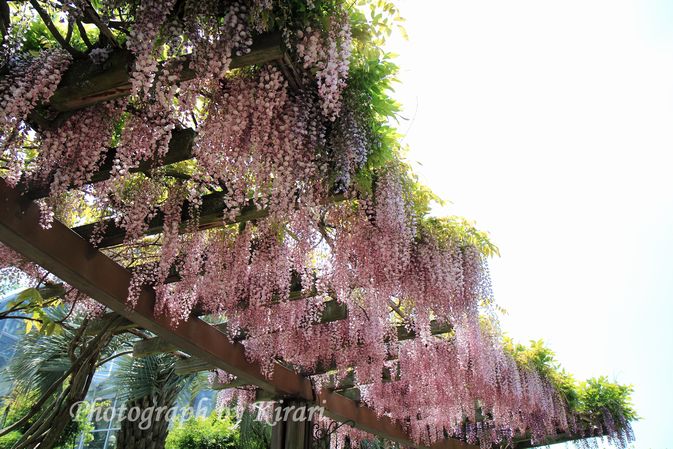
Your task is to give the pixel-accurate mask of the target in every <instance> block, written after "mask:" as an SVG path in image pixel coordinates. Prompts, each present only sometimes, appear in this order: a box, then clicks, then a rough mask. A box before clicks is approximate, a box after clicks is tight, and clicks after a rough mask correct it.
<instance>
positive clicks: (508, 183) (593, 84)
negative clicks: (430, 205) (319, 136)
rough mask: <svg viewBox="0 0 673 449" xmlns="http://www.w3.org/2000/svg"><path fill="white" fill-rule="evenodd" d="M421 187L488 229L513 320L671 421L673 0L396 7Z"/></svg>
mask: <svg viewBox="0 0 673 449" xmlns="http://www.w3.org/2000/svg"><path fill="white" fill-rule="evenodd" d="M398 4H399V6H400V8H401V12H402V15H403V16H404V17H405V18H406V19H407V24H406V29H407V31H408V34H409V41H407V42H405V41H403V40H402V39H401V38H399V37H395V38H393V39H392V42H391V43H390V49H391V51H394V52H396V53H398V54H400V57H399V58H398V63H399V65H400V66H401V68H402V70H401V76H400V78H401V84H400V85H399V86H398V89H397V92H396V94H395V95H396V96H397V98H398V99H399V100H400V101H401V102H402V103H403V104H404V107H405V110H404V116H405V117H407V118H408V120H407V121H403V122H402V123H401V124H400V130H401V131H402V132H403V133H405V134H406V142H407V143H408V144H409V146H410V147H411V152H410V154H409V159H410V160H411V161H414V162H415V163H417V164H418V165H417V166H416V171H417V172H418V173H420V174H421V177H422V180H423V181H424V182H425V183H426V184H428V185H429V186H430V187H432V188H433V190H434V191H435V192H436V193H438V194H439V195H440V196H441V197H443V198H445V199H448V200H451V201H452V204H451V205H449V206H448V207H446V210H445V211H439V212H440V213H449V214H459V215H463V216H466V217H468V218H470V219H474V220H476V221H477V224H478V225H479V227H481V228H482V229H485V230H488V231H490V233H491V235H492V238H493V240H494V241H495V243H496V244H498V245H499V247H500V249H501V252H502V257H501V258H500V259H498V260H494V261H493V262H492V265H491V269H492V273H493V281H494V289H495V293H496V299H497V301H498V303H499V304H500V305H501V306H503V307H504V308H506V309H507V310H508V311H509V315H508V316H506V317H504V318H503V324H504V327H505V329H506V330H507V331H508V332H509V333H510V335H512V336H514V337H515V338H516V339H518V340H523V341H527V340H529V339H538V338H542V339H544V340H545V341H546V342H547V343H548V344H549V345H550V346H551V347H552V348H553V349H555V350H556V352H557V355H558V358H559V359H560V360H561V362H562V363H563V364H564V366H565V367H566V368H567V369H569V370H570V371H572V372H573V373H575V374H576V375H577V377H579V378H586V377H589V376H597V375H601V374H606V375H608V376H610V377H611V378H613V379H616V380H618V381H620V382H623V383H632V384H634V386H635V387H636V393H635V404H636V407H637V409H638V411H639V413H640V414H641V415H642V416H643V418H644V419H643V420H642V421H641V422H639V423H638V424H637V425H636V426H635V429H636V437H637V438H638V441H637V442H636V445H635V446H636V448H637V449H667V448H668V449H670V448H673V439H672V438H671V437H670V433H671V430H673V426H672V425H671V421H672V420H673V418H672V417H671V413H672V412H671V409H670V407H671V404H673V388H672V386H671V379H672V378H673V330H672V329H671V325H672V324H673V305H672V304H673V234H672V233H671V229H673V176H671V172H672V170H673V156H671V155H672V154H673V153H672V151H671V150H672V148H673V0H668V1H667V0H563V1H561V0H556V1H551V0H399V1H398Z"/></svg>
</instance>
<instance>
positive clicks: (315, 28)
mask: <svg viewBox="0 0 673 449" xmlns="http://www.w3.org/2000/svg"><path fill="white" fill-rule="evenodd" d="M102 3H103V5H102V6H101V11H100V12H101V14H100V17H99V19H100V20H101V21H103V22H105V24H106V26H109V27H112V29H115V28H114V27H115V26H118V23H119V22H125V21H122V20H113V16H114V15H115V14H117V13H116V12H115V11H122V10H123V11H124V14H125V16H128V17H124V18H125V19H129V18H133V20H129V23H128V29H125V28H123V27H122V29H118V28H117V29H115V30H116V31H115V32H116V33H117V34H116V35H115V34H114V33H113V32H111V31H110V29H107V31H106V35H107V40H105V41H104V40H102V39H101V40H99V42H98V44H96V45H92V44H91V43H90V42H89V43H88V45H86V48H82V50H81V53H82V54H86V56H87V57H88V58H89V59H90V61H91V64H93V65H94V66H101V65H102V64H104V63H105V61H106V60H107V58H108V57H109V55H111V54H113V53H114V52H119V51H122V50H121V48H122V47H123V48H124V50H123V51H129V52H130V53H131V54H132V56H133V58H132V63H131V64H130V67H129V83H130V85H131V88H130V89H131V95H129V96H127V97H124V98H119V99H115V100H112V101H106V102H103V103H100V104H97V105H94V106H91V107H88V108H83V109H79V110H76V111H73V112H70V113H69V114H67V115H66V116H65V117H63V116H61V119H62V120H61V121H60V122H59V123H58V124H57V125H58V126H55V127H53V128H49V127H43V126H38V123H36V122H35V120H33V119H32V118H31V113H32V112H33V111H35V110H36V108H38V107H42V106H45V105H47V104H48V102H49V99H50V98H51V97H52V95H53V94H54V92H55V91H56V89H57V87H58V86H59V83H60V82H61V79H62V77H63V76H64V74H65V73H66V71H67V70H68V67H69V66H70V64H71V63H72V61H73V53H74V52H73V51H72V49H69V51H66V50H61V49H54V48H50V49H43V50H42V51H41V52H39V53H37V54H36V55H33V56H30V55H28V54H25V53H21V52H20V45H14V44H12V45H9V44H7V45H5V46H4V47H3V55H4V54H5V53H8V55H9V56H8V58H7V64H6V65H5V73H6V74H5V75H3V76H2V77H0V149H1V154H2V165H0V174H1V175H2V178H3V179H4V182H6V183H8V184H9V185H11V186H13V187H17V186H18V187H21V188H24V189H31V190H32V192H34V191H35V190H36V189H43V190H45V191H46V192H47V194H46V195H44V196H43V197H42V199H41V200H40V202H41V207H42V210H43V217H42V224H43V226H45V227H48V226H50V225H51V223H52V222H53V220H54V219H60V220H61V221H68V222H71V223H73V222H76V221H78V220H80V219H82V218H83V217H84V216H89V217H95V219H100V222H99V223H100V226H97V227H96V229H95V231H94V232H93V233H92V234H91V235H90V237H91V242H92V243H93V244H94V245H98V244H100V243H101V241H102V238H103V236H104V235H105V233H106V231H107V229H106V226H111V224H110V223H113V225H114V226H116V227H118V228H120V229H123V231H124V238H123V243H122V244H121V245H119V246H117V247H116V248H114V249H113V250H110V249H107V250H106V251H107V253H108V254H109V255H110V256H111V257H113V258H114V259H115V260H117V261H118V262H119V263H120V264H123V265H125V266H127V267H129V268H130V269H132V270H133V273H134V275H133V281H132V283H131V286H130V289H129V303H130V304H131V305H133V304H134V302H135V301H136V300H137V296H138V293H139V291H140V289H141V288H143V287H144V286H146V285H150V286H152V287H154V289H155V291H156V295H157V301H156V306H155V313H156V314H157V315H163V316H168V317H169V318H170V319H171V321H172V322H173V323H174V324H178V323H180V322H181V321H184V320H185V319H187V318H188V317H189V316H190V315H193V314H201V315H211V316H213V317H219V318H220V319H222V320H226V322H227V333H228V335H229V337H230V338H231V339H232V340H234V341H241V342H242V344H243V345H244V346H245V348H246V354H247V356H248V357H249V359H250V360H251V361H254V362H257V363H259V364H260V366H262V368H263V370H264V372H265V373H266V374H267V375H271V374H272V372H273V369H272V368H273V365H274V363H276V362H277V361H282V362H283V363H285V364H288V365H291V366H293V367H295V368H296V369H297V370H299V371H300V372H302V373H303V374H305V375H307V376H311V377H312V379H313V381H314V382H315V384H316V385H318V386H328V385H330V384H331V385H333V386H334V385H338V384H339V382H341V381H343V380H344V379H346V378H348V377H349V376H351V377H352V378H353V379H354V380H355V382H356V383H357V384H359V385H360V386H361V391H362V400H363V402H364V403H366V404H367V405H369V406H370V407H371V408H373V409H374V410H375V411H376V412H377V413H379V414H380V415H385V416H388V417H391V418H393V419H395V420H398V421H399V422H400V423H403V425H404V426H405V427H406V428H407V430H408V431H409V434H410V435H411V436H412V437H413V439H414V440H415V441H417V442H419V443H423V444H428V445H429V444H432V443H434V442H437V441H439V440H442V439H444V438H445V437H446V435H450V436H452V437H456V438H460V439H463V440H465V441H467V442H469V443H474V444H481V446H482V447H491V445H492V444H496V443H503V442H509V443H512V442H513V441H515V440H516V439H517V438H521V437H522V436H523V437H526V438H528V439H529V440H531V441H532V442H534V443H541V442H544V441H545V439H546V438H548V437H555V436H556V435H558V434H564V433H569V434H573V435H580V436H601V435H607V436H608V437H609V438H611V439H612V440H614V441H615V442H616V443H617V444H619V445H620V446H622V447H623V446H625V445H626V444H627V443H628V442H629V441H631V439H632V433H631V430H630V424H629V421H630V419H632V417H631V416H623V415H619V414H618V413H614V410H613V411H610V410H600V413H598V414H596V415H592V416H591V418H590V419H589V418H587V415H586V414H582V413H580V412H579V411H577V410H575V409H573V408H572V407H571V405H570V404H569V403H568V400H567V398H566V397H564V395H563V392H562V391H561V390H560V389H559V387H558V385H557V384H556V383H555V381H554V379H553V378H551V377H550V376H548V375H547V374H545V373H544V372H541V371H540V370H538V369H535V368H532V367H531V366H528V365H526V364H522V363H520V361H518V360H517V359H516V357H515V356H514V355H513V354H511V353H510V352H508V350H507V348H506V347H505V346H504V345H503V342H502V338H501V337H502V336H501V334H500V332H499V330H498V329H497V324H496V323H495V320H494V319H493V316H494V313H493V309H492V304H493V295H492V291H491V285H490V278H489V273H488V267H487V258H488V256H490V255H491V253H492V246H491V245H490V243H489V242H487V238H486V237H484V235H483V234H481V233H479V231H477V230H475V229H474V228H473V227H472V226H470V225H467V224H465V223H464V222H458V221H451V220H441V219H434V218H430V217H429V216H427V214H426V213H425V212H422V213H421V212H419V210H421V209H423V207H420V208H419V203H424V202H426V201H427V198H426V196H424V195H423V194H422V192H421V189H420V188H419V187H418V186H417V184H416V183H415V179H414V177H413V175H412V174H411V173H410V172H409V169H408V168H407V167H406V166H405V165H404V163H403V162H402V160H401V159H402V158H401V157H400V156H399V154H400V153H399V143H394V144H390V143H389V144H388V145H389V146H392V148H384V147H385V145H384V143H383V142H386V141H388V142H389V141H395V139H396V135H395V134H394V133H393V132H391V131H389V130H388V128H387V126H388V125H387V122H388V118H389V116H390V115H391V114H392V113H394V110H395V106H394V103H393V102H392V100H382V99H381V98H379V97H385V98H387V96H386V95H385V94H384V93H382V92H385V89H386V88H387V87H389V82H390V81H389V79H388V78H390V76H389V75H390V74H385V73H384V74H383V75H381V76H379V78H378V79H375V80H374V81H367V82H369V83H370V85H368V86H365V87H363V84H365V81H363V80H371V79H373V78H372V76H374V75H372V72H375V70H372V69H371V67H370V66H376V67H381V66H383V65H384V63H383V59H384V58H383V56H382V55H381V54H377V58H380V60H379V59H374V60H368V59H367V58H368V57H370V56H367V55H366V53H367V52H360V53H358V47H357V46H358V45H360V46H362V45H365V44H364V43H363V42H355V41H356V31H357V29H356V28H354V24H355V25H357V26H359V27H362V17H360V16H359V15H358V14H361V13H360V12H356V11H352V10H351V9H349V7H348V6H347V4H346V2H339V1H336V0H332V1H317V0H316V1H314V2H308V4H307V5H306V7H305V8H304V9H302V13H303V14H304V15H303V16H301V15H300V14H299V13H298V12H297V11H291V10H289V7H288V5H287V4H286V3H285V2H281V1H275V0H274V1H271V0H249V1H243V0H228V1H224V2H218V1H213V0H209V1H198V0H187V1H176V0H162V1H153V0H140V1H138V2H124V1H118V0H115V1H107V2H105V1H104V2H102ZM77 5H78V3H77V2H73V3H72V5H71V6H72V8H70V9H67V8H66V9H64V10H63V11H62V12H61V13H62V14H65V15H67V16H68V17H69V20H71V19H72V20H78V19H79V17H80V14H83V12H82V11H83V10H82V9H81V8H80V7H79V6H77ZM374 9H375V8H374ZM117 19H120V17H117ZM356 19H357V20H356ZM71 25H72V22H71ZM15 26H17V27H20V26H23V25H21V22H19V21H17V22H16V24H15ZM125 26H126V25H125ZM271 31H276V32H280V33H281V34H282V36H283V38H284V41H285V43H286V46H287V47H289V48H288V54H289V55H292V56H293V57H294V58H295V59H296V61H295V64H294V67H293V68H292V69H293V70H295V69H296V70H297V71H298V72H299V76H298V80H299V81H300V85H299V86H297V85H296V81H297V80H296V79H295V80H293V83H290V82H289V80H288V78H287V73H288V72H287V70H288V68H287V66H286V63H287V61H283V62H282V63H278V62H276V63H269V64H261V65H259V66H255V67H247V68H244V69H237V70H234V71H232V70H230V69H231V63H232V60H233V58H234V57H240V56H243V55H245V54H248V53H249V52H250V51H251V48H252V46H253V43H254V42H255V39H256V38H257V37H258V36H259V35H260V33H266V32H271ZM359 31H360V32H361V31H362V30H361V29H360V30H359ZM102 34H103V33H102V30H101V35H102ZM110 34H112V37H114V36H117V37H118V38H119V40H120V41H121V42H123V44H120V43H119V42H114V40H113V39H111V38H110ZM61 38H63V36H61ZM83 40H86V39H83ZM85 44H86V42H85V43H84V44H83V45H85ZM378 50H380V49H378ZM78 51H79V50H78ZM380 53H381V52H380ZM75 56H77V53H75ZM79 62H81V61H79ZM358 67H359V68H360V72H358ZM96 70H98V69H96ZM187 72H189V74H190V75H189V76H188V77H186V76H184V74H185V73H187ZM358 89H359V90H358ZM363 101H364V102H365V103H366V104H364V105H363V104H362V102H363ZM377 102H378V103H377ZM391 111H392V112H391ZM187 129H192V130H193V131H194V134H195V138H194V140H193V142H190V143H189V157H187V158H186V159H185V160H180V161H178V162H174V163H172V164H169V165H165V163H164V161H165V159H166V157H167V156H168V155H169V153H170V151H171V150H172V145H173V144H175V141H174V136H175V135H176V133H178V132H181V131H185V130H187ZM385 133H388V134H385ZM384 134H385V135H384ZM104 166H105V167H106V168H105V170H106V171H105V170H104ZM102 171H105V173H103V174H101V173H102ZM363 180H365V181H366V182H364V183H363ZM205 198H209V200H208V201H211V202H212V201H214V200H213V199H212V198H217V201H219V203H218V204H219V209H218V211H219V212H218V213H219V217H218V219H217V220H216V221H215V222H213V221H212V220H211V221H209V222H207V223H205V222H204V221H203V220H202V218H203V217H202V215H203V214H204V213H205V211H204V209H205V208H204V207H203V202H204V201H205ZM209 213H212V211H210V212H209ZM66 214H69V215H68V217H69V218H67V219H66V216H65V215H66ZM246 214H248V215H247V217H252V218H245V217H246ZM158 217H159V218H161V223H162V229H161V231H160V232H153V233H149V232H148V229H149V223H150V220H153V219H156V218H158ZM103 219H107V221H105V220H103ZM204 223H205V224H204ZM148 234H151V235H148ZM9 266H13V267H18V268H20V269H21V270H23V271H24V272H26V273H28V275H29V276H31V277H43V276H45V273H43V272H42V271H40V269H38V268H36V267H35V266H33V265H31V264H26V263H25V262H24V261H22V260H21V258H20V257H18V255H17V254H16V253H14V252H13V251H11V250H9V249H8V248H5V247H3V246H0V269H5V270H6V267H9ZM12 273H13V274H12V276H14V277H13V278H12V282H14V281H16V276H19V275H18V274H17V273H20V272H19V271H16V270H13V271H12ZM73 301H74V299H73ZM85 303H86V302H85ZM335 305H336V306H335ZM88 309H89V310H91V311H94V308H92V307H89V308H88ZM332 309H335V310H340V311H345V312H343V313H342V315H338V314H337V315H330V313H333V312H329V311H330V310H332ZM95 312H96V313H99V312H100V309H95ZM340 313H341V312H340ZM438 329H439V330H438ZM412 337H413V338H412ZM218 375H219V376H220V377H222V378H224V377H226V376H227V374H226V373H219V374H218ZM238 393H240V394H239V395H238V396H239V397H238V399H239V401H243V403H246V401H252V400H253V398H252V397H251V396H250V394H248V393H249V392H238ZM344 438H349V439H350V441H351V442H355V441H359V440H361V439H364V438H365V435H363V434H362V433H360V432H357V431H354V430H349V429H347V428H342V429H341V430H340V438H337V439H336V440H335V442H336V443H335V444H337V445H339V444H341V443H340V442H343V441H344Z"/></svg>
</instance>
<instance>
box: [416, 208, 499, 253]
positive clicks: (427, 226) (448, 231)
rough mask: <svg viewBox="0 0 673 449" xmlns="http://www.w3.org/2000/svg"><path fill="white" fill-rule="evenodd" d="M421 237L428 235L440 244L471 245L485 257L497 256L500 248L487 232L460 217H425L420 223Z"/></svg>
mask: <svg viewBox="0 0 673 449" xmlns="http://www.w3.org/2000/svg"><path fill="white" fill-rule="evenodd" d="M419 228H420V233H421V238H423V237H424V236H426V237H427V236H429V237H431V238H433V239H435V241H437V242H438V243H439V244H440V245H450V244H455V243H456V242H457V243H458V244H459V245H461V246H473V247H475V248H477V250H478V251H479V252H480V253H481V254H482V255H483V256H485V257H493V256H499V255H500V250H499V249H498V247H497V246H495V244H493V242H491V240H490V238H489V235H488V233H486V232H484V231H480V230H478V229H477V228H476V227H475V226H474V223H472V222H470V221H468V220H466V219H464V218H461V217H443V218H435V217H426V218H425V219H423V220H422V221H421V222H420V224H419Z"/></svg>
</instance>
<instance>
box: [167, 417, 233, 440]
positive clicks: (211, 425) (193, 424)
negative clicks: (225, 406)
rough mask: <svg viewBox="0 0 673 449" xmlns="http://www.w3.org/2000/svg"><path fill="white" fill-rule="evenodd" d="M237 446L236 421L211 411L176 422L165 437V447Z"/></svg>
mask: <svg viewBox="0 0 673 449" xmlns="http://www.w3.org/2000/svg"><path fill="white" fill-rule="evenodd" d="M237 447H238V431H237V428H236V423H235V422H234V421H233V419H232V418H231V416H229V415H224V416H223V415H221V414H219V413H217V412H213V413H212V414H211V415H210V416H208V417H205V418H204V417H193V418H190V419H188V420H187V421H185V422H183V423H180V424H177V425H176V426H175V427H173V429H172V430H171V432H170V433H169V434H168V438H167V439H166V449H235V448H237Z"/></svg>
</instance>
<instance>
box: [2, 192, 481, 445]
mask: <svg viewBox="0 0 673 449" xmlns="http://www.w3.org/2000/svg"><path fill="white" fill-rule="evenodd" d="M39 221H40V208H39V206H38V205H36V204H34V203H32V202H29V201H26V199H25V198H22V196H21V194H20V192H18V191H17V190H14V189H12V188H10V187H9V186H8V185H7V184H6V183H5V182H4V180H0V241H2V242H3V243H4V244H6V245H7V246H9V247H10V248H12V249H14V250H15V251H17V252H19V253H20V254H22V255H23V256H24V257H25V258H27V259H28V260H31V261H33V262H35V263H37V264H39V265H41V266H43V267H44V268H45V269H47V270H49V271H50V272H52V273H53V274H54V275H55V276H58V277H59V278H61V279H62V280H63V281H65V282H67V283H68V284H70V285H72V286H73V287H75V288H77V289H78V290H80V291H82V292H83V293H85V294H87V295H89V296H90V297H91V298H93V299H95V300H97V301H99V302H100V303H102V304H104V305H105V306H107V307H109V308H110V309H112V310H113V311H115V312H117V313H119V314H120V315H122V316H124V317H126V318H127V319H129V320H131V321H133V322H135V323H137V324H138V325H139V326H141V327H143V328H145V329H148V330H150V331H151V332H153V333H155V334H156V335H158V336H160V337H162V338H164V339H165V340H167V341H170V342H171V343H173V344H175V345H176V347H178V348H179V349H180V350H181V351H183V352H185V353H188V354H190V355H192V356H194V357H198V358H199V359H201V360H204V361H207V362H208V363H211V364H213V365H214V366H217V367H218V368H220V369H223V370H225V371H227V372H229V373H231V374H233V375H235V376H237V377H238V378H240V379H241V380H242V381H245V382H248V383H249V384H250V385H255V386H258V387H260V388H262V389H264V390H265V391H268V392H270V393H273V394H276V395H279V396H286V397H294V398H298V399H302V400H306V401H309V402H311V403H313V404H316V405H321V406H323V407H324V408H325V414H326V415H327V416H329V417H331V418H333V419H336V420H338V421H341V422H349V421H352V422H353V423H355V426H356V427H358V428H360V429H362V430H364V431H366V432H369V433H371V434H373V435H378V436H381V437H383V438H385V439H388V440H391V441H396V442H399V443H401V444H404V445H407V446H413V447H419V446H417V445H416V444H414V443H413V442H412V441H411V439H410V438H409V436H408V434H407V433H406V431H405V430H404V428H403V427H402V426H401V425H400V423H398V422H396V421H393V420H391V419H389V418H387V417H379V416H377V414H376V413H375V412H374V411H373V410H372V409H370V408H368V407H364V406H362V405H361V404H360V405H359V404H357V403H355V402H354V401H352V400H350V399H348V398H346V397H344V396H342V395H339V394H336V393H334V392H332V391H329V390H327V389H322V390H321V391H320V392H318V393H317V394H315V393H314V392H313V387H312V384H311V381H310V380H309V379H307V378H305V377H303V376H301V375H299V374H297V373H295V372H293V371H292V370H290V369H288V368H286V367H284V366H282V365H280V364H277V363H276V364H274V365H273V368H272V372H271V377H270V378H267V377H266V376H265V375H264V374H263V372H262V370H261V367H260V366H259V365H258V364H255V363H251V362H249V361H248V360H247V359H246V357H245V350H244V348H243V346H242V345H241V344H240V343H232V342H230V341H229V339H228V338H227V336H226V335H225V334H223V333H222V332H220V331H219V330H217V329H216V328H215V327H213V326H211V325H209V324H208V323H206V322H204V321H202V320H200V319H199V318H196V317H190V318H188V319H187V320H186V321H184V322H181V323H178V324H177V325H175V324H174V323H172V322H171V320H170V318H169V317H167V316H155V314H154V303H155V300H156V297H155V294H154V291H153V290H152V289H150V288H143V289H142V291H141V292H140V295H139V297H138V300H137V302H136V304H135V305H133V306H132V305H130V304H128V303H127V302H126V298H127V294H128V287H129V284H130V282H131V278H132V275H131V273H130V272H129V271H128V270H126V269H124V268H123V267H121V266H119V265H118V264H117V263H115V262H114V261H113V260H112V259H110V258H108V257H107V256H105V255H104V254H103V253H101V252H100V251H98V250H96V249H95V248H93V247H92V246H91V244H90V243H89V242H87V241H86V240H85V239H83V238H81V237H80V236H78V235H77V234H75V233H74V232H72V231H71V230H70V229H68V228H67V227H66V226H65V225H63V224H62V223H60V222H58V221H57V222H55V223H54V224H53V226H52V227H51V228H50V229H43V228H42V227H40V225H39ZM440 448H442V449H463V448H464V449H468V448H470V449H476V448H475V446H472V445H469V444H467V443H465V442H462V441H460V440H456V439H446V440H443V441H442V442H440V443H439V444H436V445H433V446H432V449H440Z"/></svg>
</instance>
